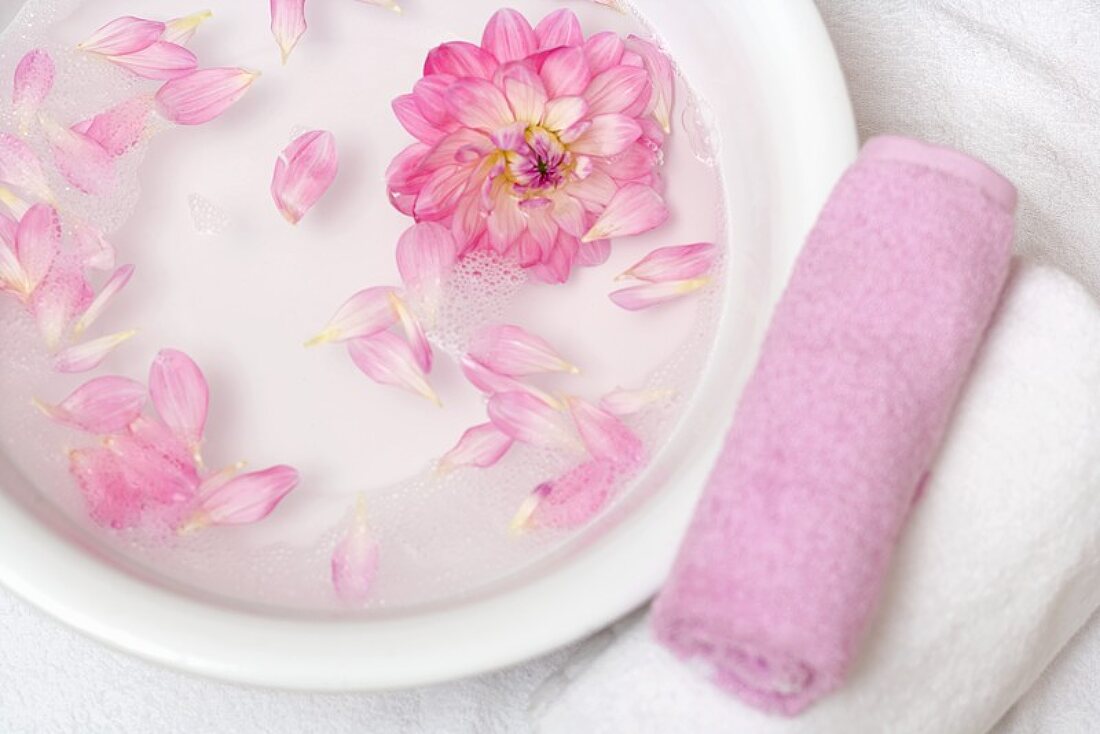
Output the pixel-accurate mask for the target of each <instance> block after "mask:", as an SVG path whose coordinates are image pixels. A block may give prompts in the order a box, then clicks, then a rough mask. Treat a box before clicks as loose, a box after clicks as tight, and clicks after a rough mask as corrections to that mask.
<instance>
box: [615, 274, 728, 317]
mask: <svg viewBox="0 0 1100 734" xmlns="http://www.w3.org/2000/svg"><path fill="white" fill-rule="evenodd" d="M708 283H710V278H706V277H703V278H693V279H691V280H673V281H668V282H665V283H647V284H645V285H639V286H635V287H633V288H624V289H622V290H619V291H615V292H614V293H612V294H611V295H610V298H611V300H612V301H614V302H615V304H616V305H618V306H620V307H622V308H625V309H626V310H627V311H641V310H642V309H646V308H651V307H653V306H659V305H661V304H663V303H668V302H670V301H675V300H677V299H680V298H683V297H684V296H686V295H688V294H690V293H694V292H695V291H697V290H699V289H701V288H703V287H704V286H706V285H707V284H708Z"/></svg>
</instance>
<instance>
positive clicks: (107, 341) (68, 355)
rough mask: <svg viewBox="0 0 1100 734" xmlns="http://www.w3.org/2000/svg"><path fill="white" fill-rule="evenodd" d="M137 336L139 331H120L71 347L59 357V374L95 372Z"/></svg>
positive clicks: (56, 366) (57, 363)
mask: <svg viewBox="0 0 1100 734" xmlns="http://www.w3.org/2000/svg"><path fill="white" fill-rule="evenodd" d="M135 334H137V331H135V330H133V329H131V330H130V331H120V332H119V333H117V334H111V335H110V336H103V337H100V338H99V339H93V340H91V341H88V342H84V343H83V344H77V345H75V346H71V347H69V348H68V349H66V350H64V351H63V352H61V353H60V354H58V355H57V358H56V359H55V360H54V367H55V368H56V369H57V371H58V372H65V373H76V372H88V371H90V370H94V369H95V368H96V367H98V366H99V365H101V364H103V360H105V359H107V357H108V356H109V355H110V354H111V352H113V351H114V350H115V349H117V348H118V346H119V345H120V344H122V343H123V342H125V341H128V340H129V339H131V338H133V336H134V335H135Z"/></svg>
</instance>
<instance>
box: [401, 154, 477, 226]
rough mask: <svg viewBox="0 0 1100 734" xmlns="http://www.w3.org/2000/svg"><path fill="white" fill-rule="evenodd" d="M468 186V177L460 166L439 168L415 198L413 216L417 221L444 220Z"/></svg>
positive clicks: (452, 211) (452, 210)
mask: <svg viewBox="0 0 1100 734" xmlns="http://www.w3.org/2000/svg"><path fill="white" fill-rule="evenodd" d="M467 184H469V175H468V173H467V171H466V170H465V169H464V168H461V167H460V166H448V167H446V168H440V169H438V170H437V171H435V172H434V173H432V174H431V176H429V177H428V178H427V179H426V180H425V181H424V186H423V188H421V189H420V194H419V195H418V196H417V197H416V204H415V205H414V207H413V214H414V215H415V216H416V219H417V221H425V220H427V221H435V220H440V219H446V218H447V217H449V216H450V215H451V214H452V213H454V210H455V208H456V207H457V206H458V202H459V199H460V198H461V197H462V192H463V191H465V190H466V186H467Z"/></svg>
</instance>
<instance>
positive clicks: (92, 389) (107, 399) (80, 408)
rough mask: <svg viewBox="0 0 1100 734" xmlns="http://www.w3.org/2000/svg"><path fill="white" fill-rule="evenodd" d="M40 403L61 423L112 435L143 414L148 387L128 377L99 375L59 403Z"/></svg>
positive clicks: (90, 431) (44, 409) (42, 408)
mask: <svg viewBox="0 0 1100 734" xmlns="http://www.w3.org/2000/svg"><path fill="white" fill-rule="evenodd" d="M36 405H37V406H38V408H39V409H40V410H41V411H42V412H43V413H45V414H46V415H47V416H48V417H50V418H51V419H53V420H55V421H57V422H58V423H61V424H63V425H66V426H69V427H71V428H78V429H80V430H82V431H85V432H87V433H94V434H98V435H110V434H112V433H118V432H119V431H122V430H123V429H125V428H126V427H127V426H129V425H130V424H131V423H133V422H134V421H135V420H137V418H138V416H140V415H141V409H142V408H143V407H144V406H145V386H144V385H142V384H141V383H140V382H136V381H134V380H130V379H127V378H125V377H97V378H96V379H94V380H90V381H88V382H86V383H84V384H83V385H81V386H80V387H78V388H77V389H76V390H74V391H73V393H72V394H71V395H69V396H68V397H67V398H65V399H64V400H62V401H61V402H60V403H58V404H57V405H46V404H44V403H36Z"/></svg>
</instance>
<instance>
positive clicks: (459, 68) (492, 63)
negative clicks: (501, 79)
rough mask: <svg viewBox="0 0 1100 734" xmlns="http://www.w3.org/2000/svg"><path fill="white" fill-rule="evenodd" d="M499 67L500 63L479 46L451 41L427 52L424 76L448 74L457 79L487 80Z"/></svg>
mask: <svg viewBox="0 0 1100 734" xmlns="http://www.w3.org/2000/svg"><path fill="white" fill-rule="evenodd" d="M499 67H500V62H499V61H497V60H496V58H495V57H494V56H493V55H492V54H491V53H489V52H488V51H486V50H485V49H483V48H481V47H480V46H475V45H474V44H472V43H467V42H465V41H452V42H450V43H444V44H443V45H442V46H437V47H436V48H434V49H432V50H431V51H429V52H428V58H427V60H426V61H425V62H424V76H430V75H432V74H449V75H450V76H453V77H457V78H459V79H461V78H465V77H475V78H478V79H486V80H488V79H492V78H493V75H494V74H496V71H497V69H498V68H499Z"/></svg>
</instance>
